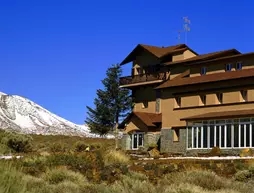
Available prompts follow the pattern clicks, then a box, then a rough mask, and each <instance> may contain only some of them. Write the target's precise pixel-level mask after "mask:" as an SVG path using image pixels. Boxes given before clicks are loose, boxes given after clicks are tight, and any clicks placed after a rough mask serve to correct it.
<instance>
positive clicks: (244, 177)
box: [234, 170, 252, 182]
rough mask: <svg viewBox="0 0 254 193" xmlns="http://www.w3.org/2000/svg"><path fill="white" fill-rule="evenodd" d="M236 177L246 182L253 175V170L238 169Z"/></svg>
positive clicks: (237, 179)
mask: <svg viewBox="0 0 254 193" xmlns="http://www.w3.org/2000/svg"><path fill="white" fill-rule="evenodd" d="M234 177H235V180H236V181H241V182H245V181H247V180H249V179H250V178H251V177H252V172H251V171H249V170H242V171H238V172H237V173H236V174H235V176H234Z"/></svg>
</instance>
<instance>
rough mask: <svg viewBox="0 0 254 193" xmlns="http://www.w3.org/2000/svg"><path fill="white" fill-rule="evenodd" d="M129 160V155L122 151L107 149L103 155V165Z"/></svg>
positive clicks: (123, 162)
mask: <svg viewBox="0 0 254 193" xmlns="http://www.w3.org/2000/svg"><path fill="white" fill-rule="evenodd" d="M129 162H130V158H129V156H127V155H126V154H125V153H124V152H122V151H116V150H109V151H107V152H106V153H105V155H104V163H105V165H111V164H128V163H129Z"/></svg>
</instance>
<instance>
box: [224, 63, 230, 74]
mask: <svg viewBox="0 0 254 193" xmlns="http://www.w3.org/2000/svg"><path fill="white" fill-rule="evenodd" d="M228 67H230V68H228ZM225 71H226V72H230V71H232V63H228V64H226V67H225Z"/></svg>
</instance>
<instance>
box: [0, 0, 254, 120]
mask: <svg viewBox="0 0 254 193" xmlns="http://www.w3.org/2000/svg"><path fill="white" fill-rule="evenodd" d="M0 2H1V3H0V18H1V20H0V65H1V78H0V80H1V81H0V91H2V92H5V93H8V94H17V95H21V96H25V97H27V98H29V99H31V100H33V101H34V102H36V103H38V104H39V105H41V106H43V107H45V108H46V109H48V110H50V111H52V112H54V113H56V114H57V115H60V116H62V117H63V118H66V119H68V120H70V121H73V122H75V123H78V124H82V123H83V122H84V119H85V117H86V108H85V107H86V105H89V106H93V99H94V97H95V96H96V95H95V92H96V89H98V88H100V87H101V86H102V85H101V80H102V79H103V78H104V76H105V70H106V69H107V67H108V66H110V65H111V64H114V63H117V62H121V60H122V59H124V58H125V56H127V54H128V53H129V52H130V51H131V50H132V49H133V48H134V47H135V46H136V44H138V43H145V44H152V45H159V46H162V45H164V46H167V45H173V44H177V30H178V29H181V28H182V17H183V16H188V17H189V19H190V20H191V31H190V33H189V35H188V42H187V44H188V45H189V46H190V47H191V48H192V49H194V50H195V51H197V52H198V53H206V52H212V51H216V50H221V49H228V48H236V49H239V51H241V52H251V51H254V46H253V45H254V35H253V34H254V23H253V19H254V17H253V11H254V1H251V0H241V1H239V0H235V1H230V3H229V1H222V0H207V1H199V0H196V1H195V0H192V1H186V0H181V1H170V0H164V1H160V0H157V1H151V0H146V1H145V0H122V1H119V0H118V1H117V0H108V1H103V0H100V1H98V0H97V1H96V0H94V1H85V0H79V1H77V0H68V1H67V0H61V1H60V0H41V1H35V0H23V1H21V0H16V1H14V0H8V1H7V0H6V1H4V0H2V1H0ZM182 43H184V39H183V38H182ZM129 67H130V65H129ZM129 67H128V66H125V67H124V74H125V75H127V74H129V73H130V72H129V71H127V70H128V69H129Z"/></svg>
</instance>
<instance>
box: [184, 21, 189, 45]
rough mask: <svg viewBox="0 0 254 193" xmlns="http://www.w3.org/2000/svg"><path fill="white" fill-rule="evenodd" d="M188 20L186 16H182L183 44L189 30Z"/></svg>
mask: <svg viewBox="0 0 254 193" xmlns="http://www.w3.org/2000/svg"><path fill="white" fill-rule="evenodd" d="M190 23H191V22H190V20H189V19H188V17H183V31H184V32H185V44H187V33H188V32H189V31H190Z"/></svg>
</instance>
